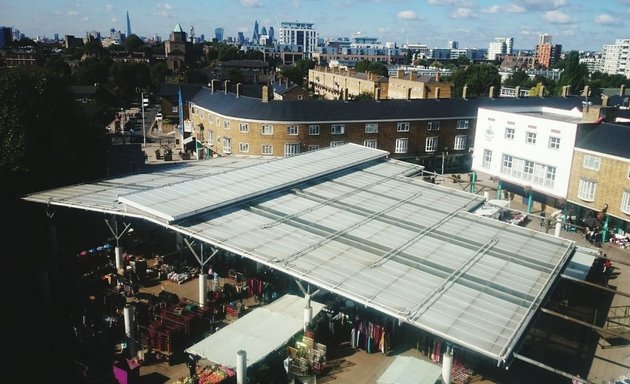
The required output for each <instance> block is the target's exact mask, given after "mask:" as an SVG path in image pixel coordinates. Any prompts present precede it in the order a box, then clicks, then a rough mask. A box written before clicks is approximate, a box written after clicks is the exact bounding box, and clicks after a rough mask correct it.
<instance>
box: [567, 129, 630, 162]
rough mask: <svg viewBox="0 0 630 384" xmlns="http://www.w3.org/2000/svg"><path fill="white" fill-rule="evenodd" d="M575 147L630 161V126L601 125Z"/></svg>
mask: <svg viewBox="0 0 630 384" xmlns="http://www.w3.org/2000/svg"><path fill="white" fill-rule="evenodd" d="M575 147H576V148H581V149H586V150H589V151H594V152H598V153H602V154H606V155H611V156H618V157H623V158H626V159H630V126H627V125H621V124H611V123H601V124H599V125H598V126H597V127H595V128H593V130H592V131H591V132H590V133H589V134H588V135H586V136H585V137H584V138H582V139H581V140H580V141H579V142H578V143H577V144H576V145H575Z"/></svg>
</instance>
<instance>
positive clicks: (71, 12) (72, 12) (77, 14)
mask: <svg viewBox="0 0 630 384" xmlns="http://www.w3.org/2000/svg"><path fill="white" fill-rule="evenodd" d="M68 16H79V12H77V11H74V10H72V11H68Z"/></svg>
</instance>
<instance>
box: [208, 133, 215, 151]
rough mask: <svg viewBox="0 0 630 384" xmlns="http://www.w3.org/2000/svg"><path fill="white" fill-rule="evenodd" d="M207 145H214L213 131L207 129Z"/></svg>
mask: <svg viewBox="0 0 630 384" xmlns="http://www.w3.org/2000/svg"><path fill="white" fill-rule="evenodd" d="M208 145H209V146H211V147H213V146H214V132H212V131H208Z"/></svg>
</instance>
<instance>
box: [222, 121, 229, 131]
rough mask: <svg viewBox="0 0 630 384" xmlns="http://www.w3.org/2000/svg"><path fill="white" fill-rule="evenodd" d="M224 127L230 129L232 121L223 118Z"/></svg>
mask: <svg viewBox="0 0 630 384" xmlns="http://www.w3.org/2000/svg"><path fill="white" fill-rule="evenodd" d="M223 129H230V121H229V120H223Z"/></svg>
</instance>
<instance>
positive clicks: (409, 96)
mask: <svg viewBox="0 0 630 384" xmlns="http://www.w3.org/2000/svg"><path fill="white" fill-rule="evenodd" d="M409 100H411V87H409V88H407V101H409Z"/></svg>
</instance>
